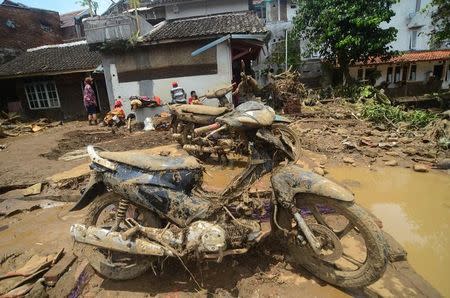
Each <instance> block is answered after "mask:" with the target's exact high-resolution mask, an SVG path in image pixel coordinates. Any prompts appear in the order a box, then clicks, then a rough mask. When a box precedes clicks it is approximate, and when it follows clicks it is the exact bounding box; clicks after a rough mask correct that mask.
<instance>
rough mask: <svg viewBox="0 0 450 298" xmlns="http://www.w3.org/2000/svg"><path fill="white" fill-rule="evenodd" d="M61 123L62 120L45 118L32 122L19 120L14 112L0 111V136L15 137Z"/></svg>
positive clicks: (18, 116)
mask: <svg viewBox="0 0 450 298" xmlns="http://www.w3.org/2000/svg"><path fill="white" fill-rule="evenodd" d="M58 125H62V121H56V122H51V121H50V120H49V119H47V118H41V119H39V120H37V121H34V122H32V123H23V122H21V121H20V115H18V114H16V113H9V114H8V113H5V112H1V118H0V138H6V137H16V136H19V135H22V134H26V133H35V132H38V131H41V130H43V129H46V128H50V127H55V126H58Z"/></svg>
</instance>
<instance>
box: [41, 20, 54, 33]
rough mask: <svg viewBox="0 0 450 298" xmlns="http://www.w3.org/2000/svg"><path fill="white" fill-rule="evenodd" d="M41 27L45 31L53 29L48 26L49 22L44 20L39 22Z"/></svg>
mask: <svg viewBox="0 0 450 298" xmlns="http://www.w3.org/2000/svg"><path fill="white" fill-rule="evenodd" d="M41 29H42V30H44V31H45V32H52V31H53V29H52V27H51V26H50V24H48V23H45V22H41Z"/></svg>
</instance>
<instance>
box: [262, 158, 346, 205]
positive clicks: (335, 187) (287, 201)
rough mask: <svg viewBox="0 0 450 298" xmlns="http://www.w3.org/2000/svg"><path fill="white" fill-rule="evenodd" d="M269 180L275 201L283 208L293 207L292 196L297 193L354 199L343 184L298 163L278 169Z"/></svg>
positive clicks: (340, 199)
mask: <svg viewBox="0 0 450 298" xmlns="http://www.w3.org/2000/svg"><path fill="white" fill-rule="evenodd" d="M271 182H272V187H273V189H274V192H275V197H276V200H277V202H278V203H279V204H281V205H282V206H283V207H285V208H291V207H294V203H295V202H294V197H295V196H296V195H298V194H314V195H318V196H322V197H326V198H330V199H335V200H338V201H345V202H352V201H354V199H355V198H354V196H353V193H352V192H351V191H349V190H348V189H346V188H344V187H343V186H340V185H339V184H337V183H335V182H333V181H331V180H329V179H327V178H324V177H322V176H320V175H317V174H315V173H313V172H311V171H307V170H305V169H303V168H301V167H300V166H298V165H287V166H285V167H283V168H281V169H279V170H278V171H276V172H275V174H274V175H272V178H271Z"/></svg>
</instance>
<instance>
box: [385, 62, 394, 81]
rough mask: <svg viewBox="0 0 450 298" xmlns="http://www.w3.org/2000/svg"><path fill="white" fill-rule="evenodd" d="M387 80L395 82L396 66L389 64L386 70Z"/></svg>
mask: <svg viewBox="0 0 450 298" xmlns="http://www.w3.org/2000/svg"><path fill="white" fill-rule="evenodd" d="M386 82H387V83H388V84H391V83H393V82H394V67H392V66H388V68H387V70H386Z"/></svg>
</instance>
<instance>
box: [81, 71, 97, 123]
mask: <svg viewBox="0 0 450 298" xmlns="http://www.w3.org/2000/svg"><path fill="white" fill-rule="evenodd" d="M92 83H93V79H92V77H87V78H85V79H84V90H83V103H84V107H85V108H86V112H87V114H88V121H89V125H96V124H97V99H96V98H95V93H94V89H93V88H92Z"/></svg>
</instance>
